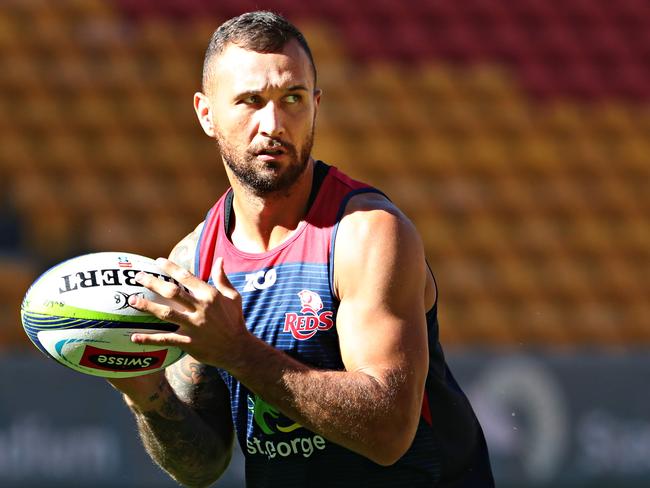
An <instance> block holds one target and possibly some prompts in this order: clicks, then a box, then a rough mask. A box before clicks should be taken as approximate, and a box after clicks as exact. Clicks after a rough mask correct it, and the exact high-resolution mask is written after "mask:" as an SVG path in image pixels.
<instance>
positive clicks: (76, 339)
mask: <svg viewBox="0 0 650 488" xmlns="http://www.w3.org/2000/svg"><path fill="white" fill-rule="evenodd" d="M138 271H145V272H147V273H151V274H153V275H156V276H158V277H160V278H162V279H164V280H167V281H174V280H173V279H172V278H171V277H169V276H168V275H166V274H165V273H163V272H162V271H161V270H160V269H159V268H158V267H157V266H156V264H155V261H154V260H152V259H150V258H147V257H144V256H139V255H137V254H131V253H125V252H99V253H94V254H85V255H83V256H78V257H75V258H72V259H69V260H67V261H64V262H62V263H60V264H58V265H56V266H54V267H53V268H50V269H49V270H48V271H46V272H45V273H43V274H42V275H41V276H40V277H39V278H38V279H37V280H36V281H35V282H34V283H33V284H32V286H31V287H30V288H29V290H28V291H27V293H26V295H25V298H24V300H23V302H22V306H21V320H22V323H23V328H24V329H25V332H26V333H27V335H28V336H29V338H30V340H31V341H32V342H33V343H34V345H35V346H36V347H37V348H38V349H40V350H41V352H43V353H44V354H45V355H46V356H49V357H50V358H52V359H54V360H55V361H57V362H58V363H60V364H63V365H64V366H67V367H69V368H72V369H74V370H75V371H79V372H81V373H85V374H89V375H93V376H102V377H105V378H127V377H130V376H140V375H144V374H149V373H153V372H155V371H158V370H160V369H163V368H166V367H167V366H169V365H170V364H172V363H174V362H176V361H177V360H179V359H180V358H181V357H182V356H183V355H184V353H183V351H182V350H181V349H179V348H177V347H166V346H145V345H139V344H134V343H133V342H131V335H132V334H134V333H136V332H145V333H155V332H171V331H175V330H176V329H177V328H178V326H177V325H175V324H170V323H168V322H164V321H162V320H160V319H158V318H157V317H155V316H153V315H151V314H149V313H146V312H141V311H139V310H136V309H135V308H133V307H131V306H130V305H129V301H128V300H129V297H130V296H132V295H140V296H143V297H145V298H147V299H149V300H153V301H156V302H159V303H161V302H164V299H163V298H162V297H160V296H159V295H157V294H156V293H154V292H152V291H150V290H148V289H147V288H144V287H143V286H142V285H140V284H138V283H137V282H136V281H135V279H134V278H135V275H136V274H137V273H138Z"/></svg>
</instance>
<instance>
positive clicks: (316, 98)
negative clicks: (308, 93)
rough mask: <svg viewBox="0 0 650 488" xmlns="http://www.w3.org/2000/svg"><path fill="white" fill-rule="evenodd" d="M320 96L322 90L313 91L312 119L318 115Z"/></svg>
mask: <svg viewBox="0 0 650 488" xmlns="http://www.w3.org/2000/svg"><path fill="white" fill-rule="evenodd" d="M322 95H323V90H321V89H320V88H315V89H314V118H316V114H318V107H320V98H321V96H322Z"/></svg>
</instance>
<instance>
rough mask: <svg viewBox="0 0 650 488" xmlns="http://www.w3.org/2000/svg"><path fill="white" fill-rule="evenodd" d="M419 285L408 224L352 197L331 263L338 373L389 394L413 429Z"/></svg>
mask: <svg viewBox="0 0 650 488" xmlns="http://www.w3.org/2000/svg"><path fill="white" fill-rule="evenodd" d="M427 278H428V276H427V270H426V264H425V258H424V249H423V246H422V242H421V240H420V237H419V235H418V233H417V231H416V230H415V227H414V226H413V224H412V223H411V222H410V221H409V220H408V219H407V218H406V217H405V216H404V215H403V214H402V213H401V212H400V211H399V210H398V209H397V208H395V206H394V205H392V204H391V203H390V202H389V201H388V200H386V199H385V198H384V197H382V196H379V195H375V194H362V195H359V196H357V197H354V198H353V199H352V200H351V201H350V202H349V204H348V207H347V208H346V214H345V216H344V218H343V219H342V221H341V223H340V224H339V230H338V232H337V237H336V246H335V255H334V287H335V291H336V292H337V294H338V297H339V299H340V306H339V310H338V315H337V332H338V334H339V339H340V347H341V356H342V359H343V363H344V365H345V368H346V370H348V371H364V372H366V373H368V374H370V375H371V376H373V377H375V378H376V379H378V380H379V381H382V382H384V383H385V384H387V385H388V386H390V387H393V388H397V389H398V390H399V391H398V399H399V400H398V401H399V405H400V406H402V407H404V408H405V409H406V410H407V412H405V415H408V418H409V419H410V420H411V421H412V422H415V423H417V419H418V418H419V409H420V408H421V402H422V395H423V391H424V381H425V379H426V373H427V369H428V346H427V330H426V319H425V289H426V283H427ZM413 417H414V419H413Z"/></svg>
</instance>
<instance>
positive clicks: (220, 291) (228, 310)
mask: <svg viewBox="0 0 650 488" xmlns="http://www.w3.org/2000/svg"><path fill="white" fill-rule="evenodd" d="M156 264H157V265H158V267H160V269H161V270H163V271H164V272H166V273H167V274H169V275H170V276H171V277H172V278H174V279H175V280H176V281H178V282H179V283H180V284H181V285H183V286H182V287H181V286H178V285H176V284H175V283H170V282H167V281H164V280H162V279H160V278H157V277H155V276H153V275H150V274H147V273H138V275H136V281H138V282H139V283H140V284H142V285H143V286H145V287H146V288H148V289H149V290H151V291H153V292H155V293H157V294H158V295H160V296H162V297H164V298H166V299H167V304H161V303H156V302H153V301H150V300H147V299H144V298H142V297H138V296H136V295H133V296H132V297H131V298H130V299H129V305H131V306H132V307H134V308H137V309H138V310H142V311H145V312H149V313H151V314H153V315H155V316H156V317H158V318H159V319H161V320H164V321H166V322H171V323H174V324H177V325H178V326H179V328H178V330H177V331H176V332H172V333H155V334H142V333H139V334H133V336H132V337H131V340H132V341H133V342H135V343H136V344H150V345H164V346H177V347H180V348H181V349H183V350H184V351H185V352H187V353H188V354H190V355H191V356H193V357H194V358H196V359H197V361H200V362H202V363H203V364H209V365H212V366H217V367H221V368H224V369H230V367H231V366H233V365H235V364H237V362H239V361H241V357H242V354H240V351H244V350H245V343H246V339H250V338H253V336H252V335H251V334H250V333H249V332H248V330H246V325H245V322H244V314H243V312H242V305H241V296H240V295H239V293H238V292H237V290H236V289H235V288H234V287H233V286H232V284H231V283H230V281H229V280H228V277H227V276H226V273H225V272H224V270H223V259H222V258H217V259H216V260H215V263H214V267H213V270H212V279H213V281H214V283H215V286H214V287H213V286H210V285H208V284H207V283H205V282H204V281H202V280H200V279H199V278H197V277H196V276H194V275H193V274H192V273H190V272H189V271H187V270H186V269H184V268H181V267H180V266H178V265H176V264H174V263H173V262H171V261H169V260H167V259H163V258H159V259H158V260H156ZM183 287H185V289H184V288H183Z"/></svg>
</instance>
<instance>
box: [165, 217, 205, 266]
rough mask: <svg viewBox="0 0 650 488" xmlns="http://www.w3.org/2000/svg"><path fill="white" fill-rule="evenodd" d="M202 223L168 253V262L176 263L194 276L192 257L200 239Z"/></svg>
mask: <svg viewBox="0 0 650 488" xmlns="http://www.w3.org/2000/svg"><path fill="white" fill-rule="evenodd" d="M203 225H204V222H201V223H200V224H199V225H197V226H196V228H195V229H194V230H193V231H192V232H190V233H189V234H188V235H186V236H185V237H184V238H183V239H181V240H180V241H179V242H178V244H176V245H175V246H174V248H173V249H172V251H171V252H170V253H169V260H170V261H172V262H174V263H176V264H177V265H179V266H181V267H182V268H185V269H186V270H188V271H189V272H190V273H192V274H196V270H195V269H194V268H195V266H194V257H195V253H196V246H197V244H198V242H199V239H200V237H201V231H202V230H203Z"/></svg>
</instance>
